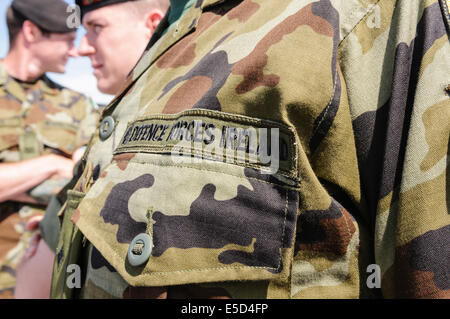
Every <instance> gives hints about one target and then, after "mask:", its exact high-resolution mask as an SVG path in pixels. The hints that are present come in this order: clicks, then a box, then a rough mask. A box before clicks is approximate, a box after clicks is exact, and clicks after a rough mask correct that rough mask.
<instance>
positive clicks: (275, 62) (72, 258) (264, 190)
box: [52, 0, 450, 298]
mask: <svg viewBox="0 0 450 319" xmlns="http://www.w3.org/2000/svg"><path fill="white" fill-rule="evenodd" d="M448 23H449V19H448V8H447V6H446V3H445V1H438V0H427V1H425V0H424V1H409V0H398V1H395V0H345V1H329V0H320V1H314V0H298V1H293V0H279V1H263V0H244V1H220V0H203V1H202V0H198V1H197V2H196V4H195V6H193V7H192V8H191V9H190V10H189V11H188V12H187V13H186V14H185V15H184V16H183V17H182V18H181V19H180V20H179V21H178V22H177V23H176V24H175V25H173V26H171V27H170V28H169V30H168V32H167V33H166V34H165V35H164V36H162V37H159V35H160V34H161V33H162V32H163V30H164V29H165V28H166V27H167V21H165V20H163V22H161V24H160V26H159V27H158V29H157V32H156V34H155V35H154V37H153V38H152V40H151V41H150V44H149V47H148V50H147V52H146V53H145V55H144V56H143V58H142V59H141V60H140V62H139V63H138V64H137V66H136V67H135V69H134V70H133V73H132V74H131V76H130V77H129V79H128V83H127V85H126V86H125V88H124V90H123V91H122V93H121V94H120V95H119V96H117V97H116V98H115V100H114V101H113V102H112V103H111V104H110V105H109V106H108V107H107V108H106V109H105V112H104V113H103V115H102V118H103V120H104V121H105V123H106V122H107V120H106V118H109V121H110V122H111V118H112V119H114V122H115V123H116V125H115V127H114V129H113V130H112V132H111V130H110V129H109V128H108V129H106V131H108V132H107V134H103V138H100V137H99V136H98V135H99V134H100V133H101V132H102V130H99V131H97V133H96V134H95V135H94V139H93V140H92V141H91V143H90V146H89V154H88V155H87V156H86V157H85V158H84V171H83V174H82V176H81V177H80V178H79V180H78V182H77V185H76V186H75V188H74V189H73V190H71V191H69V193H68V197H69V198H68V200H67V202H66V203H65V206H64V209H63V210H61V212H60V213H61V214H62V213H64V220H63V224H62V233H61V237H60V241H59V243H58V247H57V257H56V258H55V265H54V274H53V282H52V297H54V298H71V297H82V298H92V297H95V298H126V297H149V298H177V297H179V298H183V297H186V298H193V297H212V296H216V297H217V296H222V297H236V298H247V297H250V298H367V297H380V296H382V297H385V298H394V297H412V298H421V297H424V298H439V297H447V298H448V297H449V296H450V290H449V288H450V281H449V280H448V279H449V273H448V271H449V268H448V260H449V259H448V257H449V256H448V247H449V244H450V242H449V239H450V235H449V232H450V226H449V221H450V217H449V214H448V208H447V205H448V198H447V197H448V192H447V193H446V183H447V182H446V181H448V173H447V172H448V171H447V163H448V157H447V154H448V153H447V152H448V137H449V130H450V128H449V125H450V120H449V115H450V113H449V112H450V108H449V97H448V95H447V93H446V88H447V86H448V84H449V83H450V76H449V75H450V64H449V61H448V57H449V55H450V44H449V37H448V35H449V29H448V28H449V25H448ZM130 114H133V116H135V118H134V119H132V120H131V121H130ZM264 128H266V129H269V128H270V129H274V130H271V131H270V132H278V138H279V139H278V142H279V143H278V144H279V146H280V147H279V149H278V151H279V169H278V170H277V171H276V172H275V173H272V174H265V173H264V172H266V171H267V170H268V164H267V163H268V162H267V160H264V156H263V155H267V154H263V153H262V150H263V149H264V148H263V147H261V145H262V142H264V141H266V142H267V139H269V137H268V136H266V137H262V138H261V136H263V134H262V132H263V129H264ZM249 132H253V133H252V134H257V135H258V136H259V137H260V138H259V139H256V141H259V144H258V142H257V143H256V144H252V143H250V141H254V140H255V139H254V138H250V135H251V134H249ZM255 132H256V133H255ZM252 136H253V135H252ZM271 136H272V135H271ZM273 136H277V135H276V134H275V133H273ZM183 141H184V144H183V145H182V146H183V147H184V151H183V152H184V153H179V155H180V156H177V154H174V149H176V148H177V147H178V146H180V143H181V142H183ZM270 141H271V143H272V144H271V145H277V143H273V141H275V142H276V141H277V140H276V139H275V140H272V138H270ZM250 144H252V145H250ZM211 150H212V151H211ZM275 150H276V149H275ZM183 154H185V155H186V154H187V155H188V156H187V157H186V156H184V157H182V156H181V155H183ZM224 154H227V156H225V155H224ZM251 156H255V159H254V160H252V161H250V157H251ZM199 159H201V160H199ZM138 238H142V239H141V241H138V240H137V239H138ZM146 255H148V256H146ZM141 257H142V258H141ZM147 257H148V260H147ZM135 258H137V259H135ZM73 264H77V265H79V266H81V271H82V283H81V289H72V288H71V287H73V285H72V286H71V285H67V283H68V282H70V281H73V280H74V278H75V277H74V276H73V273H72V272H73V269H74V268H73V266H71V265H73ZM372 264H377V265H378V266H379V269H380V275H381V289H376V288H375V289H370V288H371V287H372V286H371V285H370V283H371V278H369V275H370V274H371V273H372V271H369V272H367V270H368V269H369V270H371V269H372V266H370V265H372ZM69 266H70V267H69ZM369 266H370V267H369ZM68 267H69V268H68ZM68 269H70V271H69V270H68ZM375 269H376V267H375ZM75 273H76V272H75ZM375 274H376V272H375ZM74 282H76V281H74ZM366 282H369V285H367V284H366ZM374 282H375V283H376V280H375V281H374Z"/></svg>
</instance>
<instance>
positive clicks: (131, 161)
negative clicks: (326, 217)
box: [115, 159, 299, 191]
mask: <svg viewBox="0 0 450 319" xmlns="http://www.w3.org/2000/svg"><path fill="white" fill-rule="evenodd" d="M115 161H116V162H128V163H136V164H144V165H150V166H153V167H158V168H160V167H165V166H168V167H178V168H184V169H194V170H198V171H208V172H212V173H219V174H223V175H228V176H234V177H237V178H239V179H241V180H248V179H250V180H254V181H257V182H260V183H265V184H269V185H276V186H279V187H282V188H284V189H290V190H295V191H299V188H296V187H292V186H287V185H279V184H275V183H271V182H267V181H264V180H260V179H257V178H255V177H247V176H246V177H242V176H239V175H236V174H230V173H224V172H221V171H216V170H212V169H208V168H197V167H187V166H182V165H176V164H169V165H165V166H162V165H157V164H152V163H147V162H143V161H138V160H125V159H123V160H115ZM115 179H117V180H121V179H120V178H115Z"/></svg>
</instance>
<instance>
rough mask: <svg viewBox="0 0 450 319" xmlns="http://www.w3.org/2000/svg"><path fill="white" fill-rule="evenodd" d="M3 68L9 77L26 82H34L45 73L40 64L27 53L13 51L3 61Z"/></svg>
mask: <svg viewBox="0 0 450 319" xmlns="http://www.w3.org/2000/svg"><path fill="white" fill-rule="evenodd" d="M3 67H4V68H5V70H6V72H7V73H8V75H9V76H11V77H13V78H15V79H18V80H20V81H24V82H34V81H36V80H37V79H39V78H40V77H41V76H42V75H44V73H45V72H43V71H42V69H41V68H40V63H39V61H37V60H36V59H35V58H34V57H33V56H31V55H30V54H29V53H28V52H27V51H25V50H20V49H11V50H10V51H9V52H8V54H7V55H6V57H5V58H4V59H3Z"/></svg>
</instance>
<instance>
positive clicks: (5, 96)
mask: <svg viewBox="0 0 450 319" xmlns="http://www.w3.org/2000/svg"><path fill="white" fill-rule="evenodd" d="M98 117H99V115H98V112H97V110H96V108H95V107H94V104H93V102H92V101H91V100H90V99H88V98H87V97H86V96H84V95H82V94H80V93H78V92H75V91H72V90H69V89H66V88H63V87H61V86H59V85H57V84H55V83H54V82H52V81H51V80H50V79H49V78H48V77H46V76H45V75H44V76H43V77H41V78H40V79H39V80H38V81H36V82H34V83H23V82H19V81H16V80H15V79H13V78H12V77H10V76H9V75H8V74H7V73H6V71H5V69H4V68H3V66H2V63H1V61H0V164H1V163H11V162H18V161H22V160H27V159H30V158H33V157H36V156H40V155H44V154H49V153H54V154H58V155H61V156H65V157H67V158H71V157H72V154H73V152H74V151H75V150H77V149H78V148H80V147H82V146H85V145H87V144H88V142H89V139H90V137H91V135H92V133H93V132H94V129H95V125H96V123H97V121H98ZM68 181H69V180H68V179H49V180H46V181H44V182H42V183H41V184H39V185H37V186H35V187H33V188H32V189H30V190H29V191H28V192H27V195H29V196H30V197H32V198H33V199H34V200H35V201H36V202H37V204H24V203H21V202H14V201H6V202H2V203H0V294H1V290H2V289H3V288H5V287H9V286H11V285H13V283H14V278H13V277H14V270H13V269H14V268H15V266H16V265H17V262H18V261H19V259H20V257H21V256H22V253H23V252H24V245H25V241H26V238H25V237H26V236H25V234H24V233H25V230H24V226H25V223H26V221H27V220H28V219H29V218H30V217H31V216H34V215H36V214H43V213H44V211H45V206H46V205H47V204H48V202H49V199H50V197H51V196H52V195H53V194H55V193H57V192H58V191H59V190H60V189H61V188H62V187H63V186H64V185H65V184H66V183H67V182H68ZM22 235H23V236H25V237H23V236H22ZM20 237H23V238H22V240H20V241H19V239H20ZM5 276H6V277H7V278H6V279H5Z"/></svg>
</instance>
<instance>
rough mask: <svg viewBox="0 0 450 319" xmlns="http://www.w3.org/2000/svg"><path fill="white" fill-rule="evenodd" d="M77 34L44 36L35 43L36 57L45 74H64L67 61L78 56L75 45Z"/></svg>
mask: <svg viewBox="0 0 450 319" xmlns="http://www.w3.org/2000/svg"><path fill="white" fill-rule="evenodd" d="M75 37H76V32H70V33H50V34H48V35H42V36H41V37H39V39H38V40H37V41H36V42H34V43H33V50H34V52H35V56H37V57H38V59H39V61H40V63H41V68H42V70H44V71H45V72H55V73H64V72H65V70H66V64H67V60H68V59H69V58H70V57H76V56H78V52H77V49H76V47H75V45H74V40H75Z"/></svg>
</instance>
